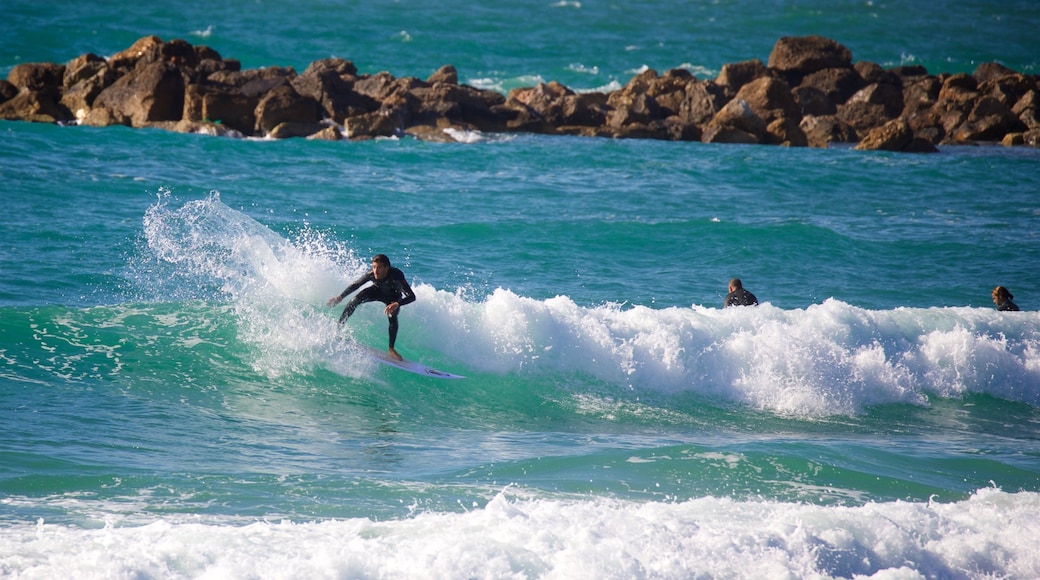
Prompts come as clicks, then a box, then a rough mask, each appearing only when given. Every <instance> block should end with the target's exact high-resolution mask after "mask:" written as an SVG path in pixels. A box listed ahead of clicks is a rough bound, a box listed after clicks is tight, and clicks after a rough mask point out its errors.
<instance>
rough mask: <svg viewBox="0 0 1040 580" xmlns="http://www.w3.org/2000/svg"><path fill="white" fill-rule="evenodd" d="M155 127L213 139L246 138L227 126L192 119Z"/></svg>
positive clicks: (169, 122)
mask: <svg viewBox="0 0 1040 580" xmlns="http://www.w3.org/2000/svg"><path fill="white" fill-rule="evenodd" d="M153 126H156V127H159V128H163V129H167V130H168V131H176V132H177V133H194V134H198V135H209V136H211V137H233V138H241V137H243V136H244V135H243V134H242V133H240V132H238V131H235V130H234V129H231V128H230V127H227V126H225V125H221V124H220V123H211V122H208V121H194V120H190V119H181V120H180V121H177V122H173V121H163V122H160V123H156V124H154V125H153Z"/></svg>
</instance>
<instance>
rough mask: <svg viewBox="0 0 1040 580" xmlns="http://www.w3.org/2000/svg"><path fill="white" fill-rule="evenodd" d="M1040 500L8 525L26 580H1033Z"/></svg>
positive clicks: (18, 572)
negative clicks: (719, 579)
mask: <svg viewBox="0 0 1040 580" xmlns="http://www.w3.org/2000/svg"><path fill="white" fill-rule="evenodd" d="M1038 511H1040V494H1037V493H1030V492H1021V493H1006V492H1003V491H1000V490H997V489H983V490H979V491H978V492H976V493H975V494H973V495H972V496H971V497H969V498H968V499H966V500H964V501H960V502H956V503H934V502H932V503H908V502H890V503H870V504H866V505H862V506H858V507H822V506H815V505H807V504H795V503H781V502H775V501H735V500H731V499H721V498H714V497H705V498H699V499H693V500H689V501H685V502H681V503H661V502H651V503H638V502H627V501H619V500H612V499H590V500H552V499H520V498H517V497H514V496H512V495H511V494H510V493H509V490H505V491H504V492H503V493H500V494H499V495H497V496H496V497H494V498H492V499H491V500H490V501H489V502H488V503H487V504H486V505H485V506H484V507H477V508H473V509H471V510H469V511H464V512H460V513H422V514H418V515H415V516H413V517H410V518H407V519H401V520H393V521H378V522H377V521H372V520H369V519H366V518H356V519H346V520H329V521H320V522H290V521H278V522H268V521H258V522H254V523H247V524H236V523H222V522H202V521H200V520H199V518H198V517H196V516H184V517H182V518H180V519H174V518H175V516H171V517H170V518H168V519H165V520H159V521H154V522H152V523H148V524H146V525H135V526H115V525H108V526H106V527H104V528H103V529H83V528H79V527H70V526H65V525H55V524H49V523H47V522H46V521H42V520H41V521H39V522H36V523H26V524H14V525H6V526H4V527H0V570H2V571H3V573H4V574H5V575H9V576H13V577H24V578H49V577H58V576H63V577H75V578H136V577H142V578H568V579H584V578H588V579H597V580H598V579H604V578H692V577H734V578H784V577H787V578H851V577H857V578H980V577H1000V578H1035V577H1037V576H1038V575H1040V552H1038V551H1037V550H1036V545H1037V543H1038V542H1040V522H1038V520H1037V518H1036V514H1037V513H1038Z"/></svg>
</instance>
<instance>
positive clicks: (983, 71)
mask: <svg viewBox="0 0 1040 580" xmlns="http://www.w3.org/2000/svg"><path fill="white" fill-rule="evenodd" d="M1013 74H1015V71H1013V70H1011V69H1009V68H1008V67H1006V66H1004V65H1002V64H1000V63H999V62H984V63H982V64H980V65H979V66H977V67H975V72H973V73H972V74H971V76H973V77H975V80H976V81H978V83H979V84H980V85H981V84H983V83H986V82H989V81H993V80H996V79H999V78H1001V77H1006V76H1008V75H1013Z"/></svg>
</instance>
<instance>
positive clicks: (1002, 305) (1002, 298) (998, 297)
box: [993, 286, 1018, 312]
mask: <svg viewBox="0 0 1040 580" xmlns="http://www.w3.org/2000/svg"><path fill="white" fill-rule="evenodd" d="M1012 298H1014V296H1013V295H1012V294H1011V291H1010V290H1008V289H1007V288H1005V287H1003V286H997V287H996V288H994V289H993V304H996V305H997V310H1001V311H1004V312H1018V305H1017V304H1015V303H1014V302H1012V301H1011V299H1012Z"/></svg>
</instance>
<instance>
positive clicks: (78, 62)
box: [61, 53, 114, 90]
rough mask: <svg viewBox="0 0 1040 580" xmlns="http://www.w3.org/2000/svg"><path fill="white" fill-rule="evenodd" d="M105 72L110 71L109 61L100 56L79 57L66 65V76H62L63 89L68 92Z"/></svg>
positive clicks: (86, 55)
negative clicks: (78, 84)
mask: <svg viewBox="0 0 1040 580" xmlns="http://www.w3.org/2000/svg"><path fill="white" fill-rule="evenodd" d="M103 70H108V61H106V60H105V59H103V58H101V57H100V56H98V55H96V54H91V53H87V54H83V55H80V56H77V57H76V58H74V59H72V60H70V61H69V63H68V64H67V65H65V74H64V75H63V76H62V83H61V84H62V88H64V89H65V90H68V89H70V88H72V87H73V86H75V85H76V84H77V83H80V82H83V81H85V80H87V79H89V78H91V77H94V76H97V74H98V73H100V72H101V71H103ZM113 80H114V79H113Z"/></svg>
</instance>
